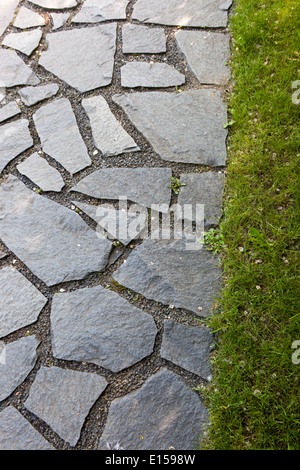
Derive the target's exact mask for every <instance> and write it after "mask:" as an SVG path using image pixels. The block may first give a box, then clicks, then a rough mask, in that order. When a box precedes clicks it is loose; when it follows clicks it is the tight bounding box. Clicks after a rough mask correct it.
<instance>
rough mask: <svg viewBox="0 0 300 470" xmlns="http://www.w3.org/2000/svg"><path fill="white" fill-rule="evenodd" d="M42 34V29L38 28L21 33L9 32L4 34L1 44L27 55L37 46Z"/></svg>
mask: <svg viewBox="0 0 300 470" xmlns="http://www.w3.org/2000/svg"><path fill="white" fill-rule="evenodd" d="M42 34H43V33H42V31H41V30H39V29H34V30H33V31H24V32H22V33H10V34H8V35H7V36H5V38H4V39H3V41H2V44H4V46H7V47H12V48H13V49H16V50H17V51H20V52H23V54H26V55H28V56H29V55H30V54H31V53H32V52H33V51H34V49H36V48H37V47H38V45H39V43H40V40H41V37H42Z"/></svg>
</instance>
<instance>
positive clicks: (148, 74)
mask: <svg viewBox="0 0 300 470" xmlns="http://www.w3.org/2000/svg"><path fill="white" fill-rule="evenodd" d="M184 82H185V76H184V75H183V74H182V73H180V72H178V70H176V69H175V68H174V67H172V66H171V65H168V64H164V63H155V62H154V63H149V62H137V61H133V62H128V63H127V64H126V65H124V66H123V67H121V85H122V86H123V87H127V88H135V87H139V86H142V87H149V88H158V87H171V86H176V85H182V84H183V83H184Z"/></svg>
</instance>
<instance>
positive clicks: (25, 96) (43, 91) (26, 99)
mask: <svg viewBox="0 0 300 470" xmlns="http://www.w3.org/2000/svg"><path fill="white" fill-rule="evenodd" d="M58 89H59V88H58V85H57V84H56V83H49V84H48V85H41V86H37V87H34V86H28V87H25V88H21V89H20V90H18V93H19V95H20V97H21V99H22V101H23V103H24V104H25V105H26V106H32V105H34V104H36V103H39V102H40V101H43V100H46V99H47V98H51V96H54V95H56V93H57V92H58Z"/></svg>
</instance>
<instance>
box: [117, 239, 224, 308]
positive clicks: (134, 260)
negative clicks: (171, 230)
mask: <svg viewBox="0 0 300 470" xmlns="http://www.w3.org/2000/svg"><path fill="white" fill-rule="evenodd" d="M187 248H188V244H187V242H186V241H185V240H184V239H178V240H153V239H151V238H148V239H146V240H144V241H143V243H142V244H141V245H139V246H138V247H136V248H135V249H134V250H133V251H132V252H131V253H130V255H129V256H128V258H127V260H126V263H124V264H122V266H121V267H120V268H119V269H118V270H117V271H115V272H114V274H113V278H114V279H115V280H116V281H117V282H118V283H119V284H121V285H122V286H126V287H128V288H129V289H132V290H133V291H135V292H138V293H140V294H142V295H144V296H145V297H147V298H148V299H152V300H156V301H157V302H161V303H163V304H167V305H174V306H175V307H179V308H184V309H186V310H188V311H190V312H193V313H196V314H198V315H200V316H203V317H205V316H208V315H210V314H211V307H212V306H213V304H214V301H215V297H216V296H217V295H218V294H219V289H220V284H221V269H220V267H219V265H218V261H217V259H216V258H215V257H214V256H213V255H212V253H211V252H209V251H207V250H206V249H204V248H202V249H198V250H194V249H187Z"/></svg>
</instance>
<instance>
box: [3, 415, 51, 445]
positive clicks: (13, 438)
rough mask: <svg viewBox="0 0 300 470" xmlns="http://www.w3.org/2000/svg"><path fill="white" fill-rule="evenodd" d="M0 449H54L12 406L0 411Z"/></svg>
mask: <svg viewBox="0 0 300 470" xmlns="http://www.w3.org/2000/svg"><path fill="white" fill-rule="evenodd" d="M0 450H54V447H53V446H52V445H51V444H50V443H49V442H48V441H46V439H45V438H44V437H43V436H42V435H41V434H40V433H39V432H38V431H36V429H34V427H33V426H31V424H30V423H29V422H28V421H27V420H26V419H25V418H24V417H23V416H22V415H21V413H19V411H17V410H16V408H14V407H13V406H8V407H6V408H4V410H2V411H1V413H0Z"/></svg>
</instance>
